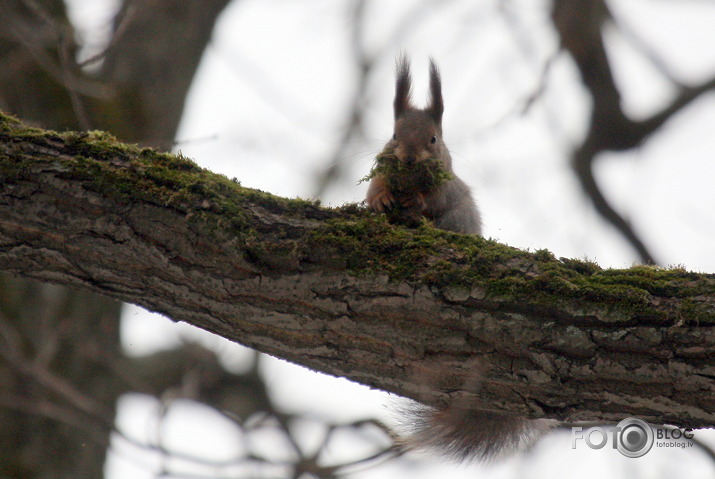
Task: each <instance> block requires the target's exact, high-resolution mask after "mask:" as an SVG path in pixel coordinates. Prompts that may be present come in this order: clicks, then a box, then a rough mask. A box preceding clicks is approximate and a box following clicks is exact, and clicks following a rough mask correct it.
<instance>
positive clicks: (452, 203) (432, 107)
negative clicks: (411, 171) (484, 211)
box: [366, 57, 482, 235]
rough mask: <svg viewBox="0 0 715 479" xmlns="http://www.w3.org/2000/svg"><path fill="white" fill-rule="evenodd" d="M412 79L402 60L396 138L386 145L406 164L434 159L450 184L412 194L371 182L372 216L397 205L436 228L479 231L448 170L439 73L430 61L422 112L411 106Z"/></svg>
mask: <svg viewBox="0 0 715 479" xmlns="http://www.w3.org/2000/svg"><path fill="white" fill-rule="evenodd" d="M411 89H412V79H411V76H410V65H409V62H408V61H407V59H406V58H404V57H402V58H401V59H400V60H399V61H398V65H397V88H396V95H395V102H394V109H395V133H394V135H393V136H392V139H391V140H390V141H388V142H387V144H386V145H385V148H384V151H389V152H390V153H392V154H394V156H395V157H397V160H398V161H400V162H403V163H404V164H406V165H408V166H409V165H412V164H416V163H420V162H425V161H427V160H429V159H433V160H438V161H439V162H440V164H441V167H442V169H444V170H445V171H447V172H448V173H450V175H451V179H449V180H447V181H446V182H445V183H442V184H440V185H438V186H436V187H434V188H432V189H429V190H422V189H420V188H419V187H418V186H417V185H416V186H415V188H414V189H413V191H409V192H407V193H408V194H405V192H396V191H392V190H391V189H390V188H389V186H388V181H387V180H386V179H385V178H384V177H381V176H377V177H375V178H373V179H372V180H371V181H370V186H369V188H368V191H367V198H366V201H367V204H368V206H369V207H370V208H372V209H374V210H376V211H386V210H389V209H391V208H394V207H395V206H396V205H401V206H403V207H408V211H409V213H406V214H416V215H418V216H423V217H425V218H428V219H431V220H432V221H434V224H435V226H436V227H437V228H440V229H444V230H448V231H454V232H457V233H465V234H476V235H479V234H481V232H482V227H481V218H480V216H479V210H478V209H477V205H476V204H475V202H474V199H473V198H472V193H471V191H470V190H469V187H468V186H467V185H466V184H465V183H464V182H463V181H462V180H461V179H459V178H458V177H457V176H456V175H455V174H454V171H453V169H452V157H451V156H450V154H449V150H448V149H447V146H446V145H445V144H444V141H443V140H442V113H443V112H444V105H443V103H442V85H441V80H440V76H439V71H438V70H437V66H436V65H435V63H434V62H430V91H431V99H430V103H429V105H428V106H427V108H425V109H418V108H415V107H414V106H412V104H411V100H410V96H411Z"/></svg>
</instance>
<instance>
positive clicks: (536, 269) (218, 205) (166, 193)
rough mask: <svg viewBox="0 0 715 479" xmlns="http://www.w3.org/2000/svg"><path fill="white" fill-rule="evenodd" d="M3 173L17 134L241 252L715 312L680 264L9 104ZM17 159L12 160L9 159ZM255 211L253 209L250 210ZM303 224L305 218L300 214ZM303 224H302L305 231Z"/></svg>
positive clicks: (624, 317)
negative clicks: (266, 230) (297, 189)
mask: <svg viewBox="0 0 715 479" xmlns="http://www.w3.org/2000/svg"><path fill="white" fill-rule="evenodd" d="M0 140H2V141H0V156H2V157H3V158H4V159H5V160H6V161H3V163H2V165H1V166H0V168H1V169H0V174H2V177H3V179H5V180H6V181H13V179H20V178H25V179H27V178H28V177H29V176H30V175H32V165H33V162H35V161H36V160H34V159H33V158H32V157H31V156H29V155H28V154H26V152H23V150H22V149H21V148H15V149H13V145H14V144H15V143H17V142H29V143H31V144H36V145H39V146H40V147H41V148H40V151H41V150H42V149H48V150H52V149H55V150H57V151H61V152H62V154H61V155H52V156H50V157H48V158H52V159H51V161H52V163H53V165H55V166H56V167H57V168H56V170H57V171H58V173H57V174H58V175H60V176H63V175H64V176H65V177H68V178H72V179H76V180H80V181H81V182H82V185H83V187H84V188H87V189H90V190H96V191H101V192H102V195H104V196H106V197H108V198H112V199H113V200H115V201H117V202H120V203H122V202H126V203H127V204H129V203H130V202H131V203H136V202H142V201H143V202H147V203H152V204H158V205H161V206H163V207H169V208H173V209H174V210H176V211H179V212H183V213H185V214H186V215H187V217H188V218H189V222H190V224H192V225H196V227H197V228H201V229H202V231H204V232H206V233H208V234H214V233H215V234H216V235H217V236H218V235H220V236H221V237H222V238H225V237H226V235H227V234H228V235H232V236H233V237H235V238H236V240H237V241H236V244H237V245H239V246H238V247H239V248H242V251H243V252H244V254H246V255H247V257H250V259H252V260H253V261H255V262H257V263H263V264H266V265H267V266H269V267H270V268H272V269H274V270H280V269H289V270H296V271H299V270H301V269H303V268H309V267H310V263H311V262H314V263H319V264H321V265H324V266H325V265H328V266H332V267H335V268H337V269H340V270H344V269H347V270H348V271H349V272H351V273H352V274H355V275H378V276H385V275H386V276H388V277H389V278H390V279H392V280H395V281H405V282H408V283H412V284H415V285H428V286H430V287H433V288H435V290H436V291H439V290H448V289H449V290H455V288H456V290H459V291H471V290H472V289H473V288H477V289H479V291H484V292H485V294H484V296H483V297H481V296H480V298H479V300H480V301H486V302H489V301H491V302H493V303H494V304H498V303H499V302H500V301H502V300H504V301H509V302H510V303H512V304H514V305H519V304H521V303H523V304H526V305H530V306H529V307H531V306H534V307H537V306H539V307H540V306H543V307H544V308H549V307H552V308H553V307H555V305H557V304H559V303H561V304H567V305H575V306H576V307H574V308H573V309H574V310H578V309H579V308H578V307H581V306H582V307H583V308H586V309H587V308H588V307H589V305H605V306H606V307H607V308H612V310H613V321H628V320H631V319H632V318H635V317H646V318H648V319H649V320H650V321H655V322H662V323H664V324H670V325H673V324H682V323H683V322H686V323H687V322H698V323H701V324H703V323H706V324H715V313H713V311H709V310H707V309H706V306H704V305H703V304H704V303H703V302H702V301H699V300H698V299H697V298H698V297H701V296H713V295H715V291H713V289H714V287H713V282H714V281H715V279H713V278H709V277H708V278H709V279H707V280H705V279H704V278H705V276H706V275H698V274H696V273H691V272H687V271H685V270H684V269H683V268H671V269H666V268H657V267H651V266H634V267H632V268H628V269H606V270H604V269H601V268H600V267H599V266H598V265H597V264H595V263H593V262H590V261H585V260H572V259H565V258H560V259H557V258H556V257H555V256H554V255H553V254H552V253H551V252H550V251H548V250H538V251H536V252H534V253H530V252H528V251H523V250H520V249H517V248H512V247H509V246H507V245H504V244H500V243H497V242H496V241H493V240H490V239H485V238H481V237H476V236H468V235H460V234H456V233H450V232H447V231H442V230H438V229H435V228H432V227H430V226H429V225H427V224H424V223H423V224H421V225H419V226H418V227H416V228H405V227H402V226H396V225H393V224H390V223H389V222H388V221H387V220H386V218H385V216H384V215H377V214H373V213H371V212H369V211H368V210H367V209H366V208H364V207H360V206H358V205H345V206H343V207H340V208H337V209H327V208H321V207H320V206H319V205H318V204H317V203H316V202H313V201H306V200H291V199H285V198H279V197H276V196H274V195H271V194H269V193H266V192H262V191H259V190H253V189H249V188H245V187H243V186H241V185H240V184H239V183H238V182H237V181H236V180H235V179H233V180H231V179H228V178H226V177H224V176H222V175H218V174H215V173H212V172H210V171H208V170H205V169H203V168H201V167H199V166H198V165H196V164H195V163H194V162H193V161H191V160H190V159H188V158H186V157H184V156H182V155H180V154H179V155H173V154H169V153H161V152H157V151H155V150H152V149H149V148H139V147H137V146H135V145H126V144H122V143H120V142H117V141H116V140H115V139H114V138H113V137H112V136H111V135H108V134H106V133H102V132H88V133H62V134H60V133H56V132H48V131H42V130H38V129H33V128H28V127H25V126H24V125H22V124H21V123H19V122H18V121H17V120H15V119H14V118H12V117H8V116H6V115H2V114H0ZM8 159H10V161H7V160H8ZM246 206H250V207H251V209H252V211H253V212H257V213H256V214H258V215H260V214H263V212H265V214H280V215H288V216H294V217H295V218H299V219H301V220H305V219H308V220H310V219H315V220H316V222H315V225H316V226H315V228H314V229H312V230H310V231H309V232H308V234H307V239H306V238H297V237H296V236H295V231H291V229H290V226H289V225H288V226H286V230H285V231H282V232H275V231H272V232H271V235H270V237H268V238H266V237H265V235H263V234H261V233H260V232H259V231H258V230H259V229H260V222H257V221H256V219H255V218H254V217H253V215H252V214H251V213H247V211H248V209H247V208H246ZM249 215H250V216H249ZM301 224H303V225H304V224H305V222H303V223H301ZM298 233H299V234H301V235H302V234H303V232H302V230H300V231H299V232H298ZM671 298H678V299H680V300H681V301H680V303H679V304H680V306H679V309H678V310H677V311H672V312H671V313H668V314H666V313H654V312H653V311H654V308H653V307H652V305H653V304H654V302H658V301H664V300H668V299H671Z"/></svg>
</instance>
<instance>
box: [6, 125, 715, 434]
mask: <svg viewBox="0 0 715 479" xmlns="http://www.w3.org/2000/svg"><path fill="white" fill-rule="evenodd" d="M0 269H1V270H5V271H10V272H12V273H15V274H21V275H24V276H28V277H32V278H37V279H40V280H44V281H52V282H56V283H60V284H64V285H70V286H74V287H78V288H83V289H86V290H90V291H95V292H99V293H102V294H105V295H107V296H110V297H112V298H116V299H119V300H122V301H127V302H131V303H135V304H138V305H141V306H143V307H145V308H147V309H150V310H152V311H157V312H160V313H163V314H165V315H167V316H168V317H170V318H172V319H174V320H176V321H185V322H188V323H191V324H194V325H196V326H199V327H201V328H204V329H207V330H209V331H212V332H214V333H215V334H218V335H221V336H223V337H225V338H228V339H230V340H233V341H236V342H239V343H242V344H245V345H247V346H250V347H252V348H255V349H257V350H259V351H262V352H266V353H269V354H272V355H275V356H278V357H281V358H284V359H287V360H289V361H292V362H295V363H299V364H302V365H304V366H306V367H309V368H312V369H315V370H318V371H322V372H325V373H328V374H332V375H337V376H343V377H346V378H349V379H352V380H354V381H357V382H360V383H363V384H366V385H368V386H371V387H376V388H380V389H383V390H386V391H391V392H395V393H398V394H401V395H405V396H408V397H412V398H415V399H418V400H420V401H423V402H426V403H429V404H439V403H443V402H445V401H447V400H448V399H449V398H450V397H455V396H464V395H472V396H473V397H472V398H471V400H472V401H473V402H474V405H475V407H484V408H487V409H492V410H504V411H512V412H516V413H519V414H523V415H525V416H529V417H553V418H557V419H562V420H569V421H577V420H620V419H622V418H623V417H624V416H626V415H634V416H638V417H641V418H643V419H646V420H649V421H651V422H653V423H660V424H662V423H670V424H675V425H679V426H686V427H706V426H715V414H714V413H713V411H715V394H714V391H715V387H714V386H713V377H715V365H713V362H712V359H711V358H712V357H713V353H714V352H715V336H714V335H713V325H715V275H708V274H696V273H689V272H686V271H684V270H681V269H672V270H666V269H661V268H655V267H649V266H637V267H634V268H631V269H627V270H603V269H601V268H599V267H598V266H597V265H595V264H593V263H590V262H584V261H577V260H569V259H563V258H562V259H560V260H559V259H556V258H554V256H553V255H551V253H549V252H547V251H537V252H535V253H529V252H525V251H521V250H518V249H515V248H511V247H508V246H505V245H501V244H498V243H496V242H493V241H490V240H486V239H482V238H477V237H470V236H462V235H456V234H451V233H447V232H442V231H438V230H435V229H433V228H430V227H428V226H424V227H420V228H418V229H413V230H409V229H404V228H400V227H396V226H392V225H390V224H388V223H387V222H386V221H385V220H384V218H383V217H381V216H377V215H373V214H370V213H368V212H366V211H365V210H363V209H361V208H358V207H355V206H347V207H344V208H342V209H325V208H320V207H318V206H317V205H315V204H313V203H310V202H306V201H301V200H286V199H282V198H278V197H275V196H272V195H269V194H266V193H262V192H259V191H256V190H251V189H248V188H243V187H241V186H240V185H239V184H237V183H236V182H233V181H231V180H228V179H226V178H225V177H222V176H219V175H216V174H213V173H211V172H209V171H206V170H203V169H201V168H199V167H197V166H196V165H195V164H194V163H192V162H191V161H189V160H187V159H186V158H183V157H181V156H178V157H177V156H173V155H169V154H160V153H157V152H155V151H154V150H150V149H140V148H137V147H132V146H127V145H122V144H120V143H117V142H116V141H115V140H114V139H113V138H111V137H110V136H109V135H106V134H104V133H97V132H93V133H64V134H58V133H54V132H48V131H42V130H35V129H28V128H26V127H25V126H24V125H22V124H20V123H19V122H17V121H16V120H13V119H11V118H8V117H4V116H3V117H0ZM477 371H479V374H480V377H481V378H482V379H483V381H482V387H481V388H480V390H479V391H478V393H473V392H472V393H470V392H468V391H467V390H466V389H468V388H466V387H465V385H466V384H469V383H470V382H473V380H474V377H475V375H476V374H477ZM482 375H483V376H482Z"/></svg>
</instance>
